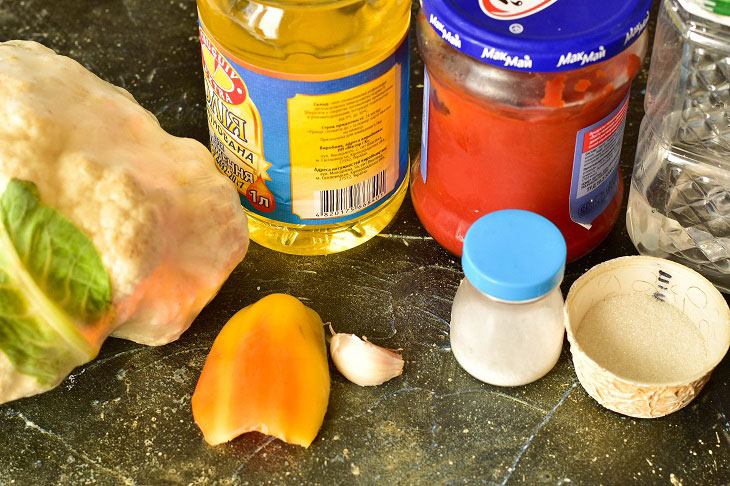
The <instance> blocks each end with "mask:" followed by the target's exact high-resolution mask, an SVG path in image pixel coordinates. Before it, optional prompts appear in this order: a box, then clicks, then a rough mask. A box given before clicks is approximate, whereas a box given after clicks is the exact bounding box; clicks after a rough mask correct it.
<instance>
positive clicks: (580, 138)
mask: <svg viewBox="0 0 730 486" xmlns="http://www.w3.org/2000/svg"><path fill="white" fill-rule="evenodd" d="M452 1H455V0H435V1H434V0H424V2H423V7H424V12H425V15H424V14H423V13H422V14H421V16H420V18H419V20H418V25H417V28H418V41H419V49H420V52H421V55H422V56H423V58H424V61H425V64H426V68H427V73H426V76H425V82H424V123H423V130H424V134H423V144H422V149H421V157H419V158H418V159H416V161H415V163H414V166H413V171H412V182H411V197H412V199H413V204H414V206H415V208H416V211H417V213H418V216H419V218H420V220H421V222H422V223H423V224H424V226H425V227H426V229H427V230H428V232H429V233H430V234H431V235H432V236H433V237H434V238H435V239H436V241H438V242H439V243H440V244H441V245H442V246H444V247H445V248H446V249H448V250H449V251H451V252H452V253H455V254H457V255H461V249H462V244H463V239H464V235H465V234H466V231H467V229H468V228H469V226H470V225H471V224H472V223H473V222H474V221H475V220H477V219H478V218H479V217H481V216H483V215H484V214H487V213H490V212H492V211H496V210H500V209H524V210H528V211H533V212H536V213H538V214H541V215H542V216H544V217H546V218H548V219H550V220H551V221H552V222H553V223H554V224H555V225H556V226H557V227H558V228H559V229H560V230H561V232H562V233H563V236H564V237H565V240H566V242H567V245H568V259H569V260H575V259H577V258H579V257H581V256H583V255H585V254H586V253H588V252H589V251H591V250H592V249H593V248H595V247H596V246H597V245H598V244H599V243H600V242H601V241H602V240H603V239H604V238H605V237H606V236H607V235H608V233H609V232H610V231H611V229H612V228H613V226H614V223H615V222H616V220H617V218H618V216H619V212H620V208H621V201H622V198H623V185H622V182H621V176H620V172H619V167H618V162H619V156H620V151H621V143H622V140H623V130H624V124H625V119H626V108H627V105H628V93H629V90H630V87H631V82H632V80H633V79H634V77H635V76H636V74H637V73H638V71H639V69H640V67H641V63H642V60H643V57H644V55H645V52H646V43H647V41H646V33H645V32H644V28H645V26H646V23H647V20H648V10H649V7H650V2H649V1H643V0H642V1H630V2H626V6H624V7H621V8H619V9H616V8H615V7H611V6H610V5H609V6H608V7H606V6H601V2H600V1H598V0H584V1H583V2H581V5H579V6H576V5H575V2H566V0H555V1H552V2H549V1H548V2H545V1H542V2H540V1H532V2H529V1H528V2H523V5H522V6H514V5H512V7H513V8H511V9H510V8H509V7H504V8H502V3H503V2H501V0H482V3H481V4H479V5H480V6H481V8H480V6H477V7H476V9H479V11H478V12H477V11H475V12H472V13H473V15H472V16H471V17H470V20H469V22H470V23H469V27H470V28H471V30H469V29H468V28H466V27H464V23H463V22H462V23H458V22H456V21H455V19H457V20H458V17H459V15H462V14H463V12H462V11H461V10H458V9H457V10H455V7H454V5H455V4H452ZM505 3H506V2H505ZM512 3H515V2H512ZM603 3H604V4H606V3H610V2H603ZM525 4H526V5H525ZM583 4H586V5H583ZM475 5H478V4H477V3H476V2H475ZM510 5H511V4H510ZM490 6H491V7H490ZM609 7H611V8H609ZM500 8H501V10H500ZM524 9H528V10H529V11H528V12H527V14H526V15H525V11H524ZM530 9H532V10H530ZM596 9H598V12H597V11H596ZM564 10H565V11H564ZM604 10H605V14H606V15H609V17H612V18H613V22H614V24H613V25H614V26H613V27H612V28H610V29H609V28H606V25H605V24H606V23H607V21H606V19H605V17H600V15H599V13H600V11H604ZM611 10H614V12H613V13H611V12H609V11H611ZM616 10H617V11H616ZM568 11H570V12H572V13H571V16H569V17H568V18H564V17H563V15H565V14H566V13H567V12H568ZM583 17H585V18H583ZM548 19H550V21H547V20H548ZM595 19H601V21H600V24H601V25H600V26H598V27H596V28H595V29H593V30H595V31H596V32H592V31H591V26H592V25H593V24H592V23H591V22H593V23H595V24H598V21H596V20H595ZM581 22H583V23H581ZM608 23H610V22H608ZM586 25H587V26H586ZM456 29H460V30H458V31H457V30H456ZM572 31H578V33H572ZM586 32H589V33H590V32H592V36H591V40H590V41H586V40H585V39H584V36H585V35H586ZM551 35H553V36H554V37H555V39H553V41H552V43H551V37H550V36H551ZM596 39H598V40H596ZM500 42H501V43H502V44H500ZM539 42H541V43H542V44H539ZM581 42H582V43H581ZM591 42H592V43H593V44H595V43H596V42H600V43H599V44H597V45H593V44H592V43H591ZM551 44H552V45H551ZM581 46H583V47H584V48H582V49H580V50H579V49H578V48H579V47H581Z"/></svg>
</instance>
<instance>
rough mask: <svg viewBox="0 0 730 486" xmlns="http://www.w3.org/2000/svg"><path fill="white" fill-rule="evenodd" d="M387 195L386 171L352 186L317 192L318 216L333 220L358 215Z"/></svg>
mask: <svg viewBox="0 0 730 486" xmlns="http://www.w3.org/2000/svg"><path fill="white" fill-rule="evenodd" d="M385 193H386V184H385V170H382V171H380V172H379V173H377V174H376V175H374V176H373V177H371V178H370V179H367V180H364V181H362V182H359V183H357V184H353V185H352V186H348V187H344V188H342V189H332V190H329V191H317V192H315V193H314V197H315V200H317V199H319V213H318V214H317V216H318V217H320V218H331V217H333V216H345V215H347V214H352V213H356V212H358V211H360V210H362V209H365V208H367V207H368V206H370V205H371V204H373V203H375V202H377V201H379V200H380V199H382V198H383V197H384V196H385Z"/></svg>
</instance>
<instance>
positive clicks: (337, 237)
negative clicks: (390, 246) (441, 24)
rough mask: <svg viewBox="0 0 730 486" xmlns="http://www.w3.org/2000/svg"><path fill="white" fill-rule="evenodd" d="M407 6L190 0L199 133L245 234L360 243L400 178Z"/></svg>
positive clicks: (359, 1)
mask: <svg viewBox="0 0 730 486" xmlns="http://www.w3.org/2000/svg"><path fill="white" fill-rule="evenodd" d="M410 7H411V3H410V1H409V0H263V1H233V0H198V12H199V19H200V41H201V47H202V54H203V72H204V77H205V90H206V105H207V115H208V126H209V129H210V137H211V149H212V152H213V155H214V158H215V162H216V164H217V166H218V168H219V169H220V170H221V172H223V173H224V174H225V175H226V176H228V177H229V178H230V179H231V181H233V183H235V184H236V186H237V187H238V190H239V193H240V196H241V203H242V204H243V206H244V208H245V209H246V212H247V213H248V216H249V226H250V230H251V238H252V239H253V240H254V241H256V242H258V243H260V244H261V245H263V246H266V247H269V248H272V249H275V250H278V251H282V252H286V253H295V254H306V255H316V254H327V253H334V252H338V251H342V250H346V249H348V248H352V247H354V246H357V245H359V244H361V243H363V242H365V241H366V240H368V239H369V238H371V237H373V236H375V235H376V234H377V233H378V232H380V231H381V230H382V229H383V228H384V227H385V226H386V225H387V224H388V223H389V222H390V221H391V220H392V219H393V217H394V216H395V213H396V212H397V210H398V208H399V207H400V204H401V202H402V201H403V198H404V197H405V194H406V189H407V181H408V76H409V69H408V66H409V62H408V54H409V46H408V35H407V34H408V27H409V24H410V15H411V10H410Z"/></svg>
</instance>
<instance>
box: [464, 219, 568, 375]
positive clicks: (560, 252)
mask: <svg viewBox="0 0 730 486" xmlns="http://www.w3.org/2000/svg"><path fill="white" fill-rule="evenodd" d="M566 253H567V251H566V245H565V240H564V239H563V236H562V234H561V233H560V230H558V228H557V227H556V226H555V225H554V224H552V223H551V222H550V221H548V220H547V219H545V218H543V217H542V216H539V215H537V214H535V213H531V212H528V211H520V210H506V211H496V212H494V213H490V214H488V215H486V216H483V217H482V218H480V219H478V220H477V221H476V222H475V223H474V224H473V225H472V226H471V227H470V228H469V230H468V231H467V233H466V237H465V238H464V250H463V255H462V266H463V267H464V274H465V276H466V278H465V279H464V280H463V281H462V282H461V285H460V286H459V290H458V291H457V293H456V297H455V298H454V304H453V308H452V312H451V349H452V351H453V353H454V356H455V357H456V360H457V361H458V362H459V364H460V365H461V366H462V367H463V368H464V369H465V370H466V371H467V372H469V374H471V375H472V376H474V377H475V378H478V379H479V380H481V381H484V382H486V383H490V384H492V385H499V386H519V385H525V384H527V383H530V382H533V381H535V380H537V379H539V378H542V377H543V376H544V375H545V374H547V372H548V371H550V370H551V369H552V368H553V366H555V363H556V362H557V360H558V357H559V356H560V351H561V349H562V347H563V336H564V334H565V330H564V325H563V296H562V294H561V293H560V282H561V281H562V280H563V273H564V270H565V257H566Z"/></svg>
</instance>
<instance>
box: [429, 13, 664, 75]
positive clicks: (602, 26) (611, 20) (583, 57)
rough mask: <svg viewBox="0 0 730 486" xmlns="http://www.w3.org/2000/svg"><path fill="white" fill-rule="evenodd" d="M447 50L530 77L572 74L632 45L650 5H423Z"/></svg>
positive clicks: (647, 18)
mask: <svg viewBox="0 0 730 486" xmlns="http://www.w3.org/2000/svg"><path fill="white" fill-rule="evenodd" d="M422 6H423V12H424V14H425V15H426V20H427V21H428V22H429V24H430V25H431V27H432V28H433V29H434V30H435V31H436V33H437V34H438V35H439V36H441V38H442V39H443V40H444V41H445V42H448V43H449V45H451V46H452V47H454V48H455V49H458V50H460V51H461V52H463V53H465V54H468V55H469V56H471V57H473V58H475V59H477V60H479V61H481V62H483V63H487V64H493V65H495V66H499V67H503V68H507V69H512V70H516V71H529V72H557V71H570V70H574V69H578V68H580V67H582V66H587V65H589V64H594V63H596V62H601V61H605V60H606V59H608V58H611V57H613V56H615V55H617V54H619V53H621V52H622V51H624V50H625V49H626V48H627V47H629V45H631V44H632V43H633V42H634V41H635V40H636V39H638V37H639V36H640V35H641V33H642V32H644V29H646V26H647V24H648V22H649V10H650V8H651V0H626V1H620V2H619V1H611V0H422Z"/></svg>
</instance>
